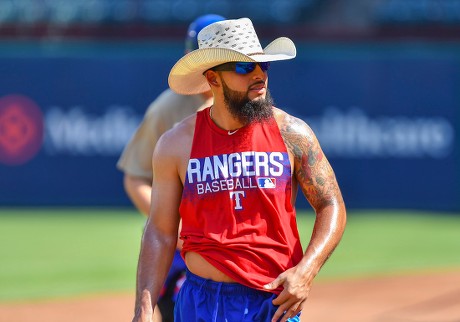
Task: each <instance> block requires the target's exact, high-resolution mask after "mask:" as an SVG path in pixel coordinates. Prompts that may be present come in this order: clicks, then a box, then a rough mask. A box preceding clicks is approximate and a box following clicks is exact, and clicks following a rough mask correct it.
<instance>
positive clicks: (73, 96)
mask: <svg viewBox="0 0 460 322" xmlns="http://www.w3.org/2000/svg"><path fill="white" fill-rule="evenodd" d="M181 53H182V44H181V43H167V42H165V43H150V44H139V43H136V44H129V43H123V44H119V43H97V44H96V43H64V44H63V43H54V44H53V43H22V44H18V43H0V75H1V76H2V77H0V205H1V206H125V205H130V202H129V200H128V198H127V197H126V195H125V192H124V191H123V187H122V174H121V173H120V172H119V171H118V170H117V169H116V167H115V164H116V161H117V158H118V156H119V155H120V153H121V151H122V149H123V146H124V145H125V143H126V142H127V141H128V139H129V137H130V136H131V134H132V133H133V131H134V130H135V128H136V126H137V125H138V124H139V122H140V120H141V118H142V115H143V112H144V111H145V108H146V107H147V105H148V104H149V103H150V101H151V100H152V99H153V98H155V97H156V96H157V95H158V94H159V93H160V92H161V91H162V90H163V89H164V88H166V86H167V75H168V72H169V69H170V68H171V66H172V65H173V64H174V63H175V61H176V60H177V59H178V58H179V57H180V55H181ZM269 87H270V89H271V92H272V95H273V97H274V99H275V103H276V105H277V106H279V107H281V108H283V109H285V110H287V111H288V112H290V113H292V114H294V115H295V116H298V117H300V118H302V119H304V120H305V121H306V122H307V123H309V124H310V126H311V127H312V128H313V129H314V130H315V132H316V134H317V136H318V138H319V140H320V143H321V145H322V147H323V149H324V151H325V153H326V155H327V157H328V158H329V160H330V162H331V164H332V165H333V167H334V169H335V172H336V175H337V177H338V180H339V183H340V185H341V188H342V191H343V194H344V197H345V200H346V203H347V205H348V207H349V208H387V209H389V208H408V209H430V210H447V211H458V210H460V187H459V185H460V184H459V182H460V181H459V179H460V174H459V164H460V155H459V140H460V137H459V132H460V124H459V123H460V119H459V112H458V111H459V108H460V44H458V45H453V44H445V43H444V44H442V43H439V44H437V43H429V44H423V43H385V44H376V43H367V44H363V43H360V44H356V43H355V44H353V43H348V44H347V43H342V44H314V43H298V57H297V58H296V59H295V60H292V61H285V62H278V63H273V64H272V68H271V71H270V79H269ZM298 200H299V202H298V206H299V207H301V208H303V207H308V204H307V203H306V202H305V201H304V199H303V198H302V197H299V198H298Z"/></svg>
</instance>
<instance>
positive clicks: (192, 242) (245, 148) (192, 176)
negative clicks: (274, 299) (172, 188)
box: [180, 108, 303, 293]
mask: <svg viewBox="0 0 460 322" xmlns="http://www.w3.org/2000/svg"><path fill="white" fill-rule="evenodd" d="M291 195H292V182H291V166H290V161H289V156H288V153H287V150H286V146H285V144H284V141H283V139H282V137H281V134H280V131H279V128H278V125H277V123H276V121H275V120H274V118H272V119H270V120H269V121H267V122H264V123H253V124H249V125H247V126H245V127H243V128H241V129H239V130H238V131H236V132H234V133H233V134H232V132H229V131H225V130H222V129H220V128H219V127H217V126H216V125H215V124H214V122H213V121H212V120H211V118H210V116H209V108H207V109H205V110H203V111H200V112H198V113H197V118H196V125H195V134H194V138H193V144H192V150H191V155H190V160H189V163H188V168H187V174H186V177H185V183H184V190H183V194H182V200H181V204H180V214H181V218H182V230H181V239H182V240H183V241H184V244H183V249H182V254H183V255H184V254H185V253H186V252H188V251H194V252H197V253H199V254H200V255H201V256H203V257H204V258H205V259H206V260H207V261H208V262H209V263H211V264H212V265H213V266H215V267H216V268H217V269H219V270H220V271H221V272H223V273H225V274H226V275H228V276H230V277H231V278H232V279H234V280H235V281H237V282H238V283H241V284H243V285H246V286H249V287H252V288H256V289H260V290H263V285H265V284H267V283H269V282H271V281H273V280H274V279H275V278H276V277H277V276H278V275H279V274H280V273H282V272H284V271H285V270H286V269H288V268H290V267H292V266H294V265H296V264H297V263H298V262H299V261H300V259H301V258H302V255H303V252H302V247H301V244H300V238H299V234H298V230H297V223H296V216H295V209H294V207H293V206H292V205H291ZM280 291H281V289H280V288H279V289H277V290H276V291H275V293H279V292H280Z"/></svg>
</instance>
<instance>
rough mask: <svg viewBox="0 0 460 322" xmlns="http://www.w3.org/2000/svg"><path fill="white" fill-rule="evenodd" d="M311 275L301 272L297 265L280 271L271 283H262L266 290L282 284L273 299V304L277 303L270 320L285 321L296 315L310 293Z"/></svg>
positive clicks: (274, 321)
mask: <svg viewBox="0 0 460 322" xmlns="http://www.w3.org/2000/svg"><path fill="white" fill-rule="evenodd" d="M313 277H314V276H312V275H311V274H308V273H305V272H303V273H301V272H300V270H299V269H298V268H297V267H293V268H290V269H288V270H287V271H285V272H284V273H281V274H280V275H279V276H278V277H277V278H276V279H275V280H273V281H272V282H271V283H268V284H266V285H264V288H265V289H266V290H275V289H276V288H278V287H279V286H283V288H284V289H283V291H282V292H281V293H280V294H279V295H278V296H277V297H276V298H275V299H274V300H273V305H278V306H279V307H278V310H276V312H275V315H273V318H272V322H277V321H278V320H279V319H280V318H281V320H279V321H280V322H285V321H287V319H289V318H291V317H294V316H296V315H297V314H298V313H299V312H300V311H301V310H302V307H303V304H304V303H305V301H306V300H307V297H308V294H309V293H310V287H311V283H312V281H313Z"/></svg>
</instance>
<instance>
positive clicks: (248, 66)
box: [211, 62, 270, 75]
mask: <svg viewBox="0 0 460 322" xmlns="http://www.w3.org/2000/svg"><path fill="white" fill-rule="evenodd" d="M257 65H259V66H260V69H262V71H263V72H266V71H267V70H268V68H269V67H270V63H269V62H264V63H252V62H230V63H225V64H221V65H217V66H215V67H213V68H211V69H212V70H215V71H230V72H236V73H238V74H242V75H246V74H249V73H252V72H253V71H254V69H256V66H257Z"/></svg>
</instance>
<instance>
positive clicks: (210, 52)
mask: <svg viewBox="0 0 460 322" xmlns="http://www.w3.org/2000/svg"><path fill="white" fill-rule="evenodd" d="M295 56H296V48H295V45H294V43H293V42H292V40H291V39H289V38H286V37H280V38H277V39H275V40H273V41H272V42H271V43H270V44H269V45H268V46H267V47H265V48H264V49H263V53H258V54H254V55H250V56H249V55H245V54H243V53H241V52H239V51H236V50H232V49H227V48H203V49H197V50H194V51H192V52H190V53H188V54H186V55H185V56H184V57H182V58H181V59H179V61H177V63H176V64H175V65H174V66H173V67H172V69H171V72H170V73H169V77H168V84H169V87H170V88H171V89H172V90H173V91H175V92H176V93H178V94H183V95H192V94H199V93H204V92H206V91H209V89H210V88H209V84H208V83H207V82H206V78H205V77H204V75H203V73H204V72H205V71H206V70H208V69H210V68H212V67H214V66H217V65H220V64H224V63H227V62H271V61H279V60H288V59H293V58H295Z"/></svg>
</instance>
